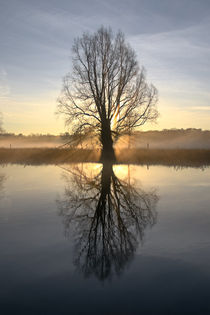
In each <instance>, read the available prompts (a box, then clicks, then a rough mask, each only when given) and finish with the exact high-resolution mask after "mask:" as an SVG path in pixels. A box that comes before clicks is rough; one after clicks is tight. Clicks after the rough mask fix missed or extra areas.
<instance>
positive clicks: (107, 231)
mask: <svg viewBox="0 0 210 315" xmlns="http://www.w3.org/2000/svg"><path fill="white" fill-rule="evenodd" d="M124 168H125V167H124ZM127 169H128V172H127V174H128V175H127V177H125V172H124V171H123V175H124V176H123V179H121V177H120V176H119V177H117V176H116V174H115V172H114V170H113V165H112V164H103V165H101V166H100V167H97V168H94V167H93V168H92V169H91V168H89V169H87V167H86V166H85V165H82V164H81V165H79V166H78V165H77V166H75V167H71V168H65V172H64V174H63V178H64V180H65V182H66V187H65V192H64V195H63V196H62V197H60V198H59V200H57V205H58V209H59V215H60V216H62V218H63V224H64V227H65V235H66V236H67V237H68V236H70V235H71V236H74V238H75V260H74V263H75V265H76V267H77V269H78V270H79V271H80V272H82V274H83V275H84V276H85V277H88V276H91V275H95V276H96V277H97V278H98V279H100V280H104V279H106V278H111V277H112V276H113V275H114V274H117V275H120V274H121V273H122V271H123V269H124V268H125V266H126V265H128V263H129V262H130V261H131V259H132V258H133V256H134V253H135V251H136V249H137V247H138V244H139V243H140V242H142V241H143V238H144V231H145V229H146V227H151V226H153V225H154V224H155V223H156V220H157V212H156V204H157V201H158V197H157V194H156V190H155V189H151V190H150V191H145V190H143V189H142V188H140V187H137V185H136V183H135V182H134V181H133V180H131V178H130V171H129V166H127Z"/></svg>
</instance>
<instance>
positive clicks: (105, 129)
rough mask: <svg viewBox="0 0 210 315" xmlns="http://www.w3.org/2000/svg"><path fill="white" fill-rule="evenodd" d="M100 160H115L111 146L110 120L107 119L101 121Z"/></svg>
mask: <svg viewBox="0 0 210 315" xmlns="http://www.w3.org/2000/svg"><path fill="white" fill-rule="evenodd" d="M101 127H102V128H101V144H102V151H101V157H100V161H101V162H108V161H109V162H116V156H115V152H114V148H113V140H112V134H111V128H110V121H109V120H108V119H104V120H103V121H102V126H101Z"/></svg>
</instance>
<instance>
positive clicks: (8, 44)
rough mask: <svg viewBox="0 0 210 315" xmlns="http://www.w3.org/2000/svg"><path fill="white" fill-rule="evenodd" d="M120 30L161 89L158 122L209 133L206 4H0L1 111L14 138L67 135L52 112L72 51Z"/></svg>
mask: <svg viewBox="0 0 210 315" xmlns="http://www.w3.org/2000/svg"><path fill="white" fill-rule="evenodd" d="M101 25H104V26H105V27H111V28H112V29H113V31H114V32H117V31H118V30H121V31H122V32H123V33H124V34H125V37H126V40H127V41H128V42H129V43H130V44H131V46H132V47H133V48H134V50H135V51H136V54H137V56H138V61H139V64H140V65H141V66H144V67H145V69H146V73H147V79H148V81H149V82H151V83H153V84H154V85H155V86H156V88H157V89H158V91H159V102H158V110H159V113H160V117H159V118H158V120H157V123H156V124H149V125H144V126H143V127H142V130H148V129H150V130H151V129H153V130H161V129H170V128H202V129H210V32H209V30H210V1H209V0H176V1H173V0H106V1H105V0H36V1H34V0H0V112H2V114H3V121H4V129H5V130H6V131H8V132H14V133H17V134H18V133H24V134H30V133H52V134H59V133H62V132H65V131H66V128H65V126H64V121H63V119H62V118H61V117H60V118H59V117H57V116H56V115H55V111H56V102H57V98H58V97H59V94H60V91H61V88H62V78H63V77H64V76H65V75H66V74H67V73H68V72H70V71H71V47H72V44H73V40H74V38H75V37H78V36H81V35H82V33H83V32H84V31H89V32H95V31H96V30H97V29H98V28H99V27H100V26H101Z"/></svg>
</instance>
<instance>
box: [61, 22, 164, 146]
mask: <svg viewBox="0 0 210 315" xmlns="http://www.w3.org/2000/svg"><path fill="white" fill-rule="evenodd" d="M72 53H73V58H72V72H71V73H68V74H67V75H66V76H65V77H64V80H63V89H62V92H61V96H60V97H59V99H58V112H59V113H61V114H63V115H64V117H65V122H66V125H68V126H69V127H70V129H71V132H73V133H74V134H75V135H77V134H80V135H81V134H82V135H84V136H85V137H86V136H88V135H94V136H98V138H99V140H100V143H101V145H102V147H103V150H104V151H105V152H111V150H112V145H113V141H114V140H115V139H116V138H117V137H119V136H120V135H122V134H126V133H130V132H131V131H133V130H134V129H136V128H138V127H140V126H142V125H143V124H145V123H146V122H147V121H151V120H155V119H156V118H157V116H158V112H157V109H156V104H157V101H158V93H157V89H156V88H155V87H154V86H153V85H152V84H151V85H150V84H148V83H147V81H146V77H145V71H144V68H143V67H140V66H139V64H138V60H137V56H136V54H135V52H134V50H133V49H132V48H131V47H130V45H129V44H128V43H127V42H126V41H125V37H124V35H123V33H122V32H120V31H119V32H118V33H117V34H116V35H114V34H113V32H112V30H111V29H107V28H104V27H101V28H100V29H99V30H98V31H96V32H95V33H93V34H90V33H84V34H83V35H82V36H81V37H79V38H76V39H75V41H74V45H73V47H72Z"/></svg>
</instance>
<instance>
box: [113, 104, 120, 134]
mask: <svg viewBox="0 0 210 315" xmlns="http://www.w3.org/2000/svg"><path fill="white" fill-rule="evenodd" d="M119 119H120V104H118V105H117V106H116V108H115V111H114V115H113V117H112V120H111V129H116V128H117V122H118V121H119Z"/></svg>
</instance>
